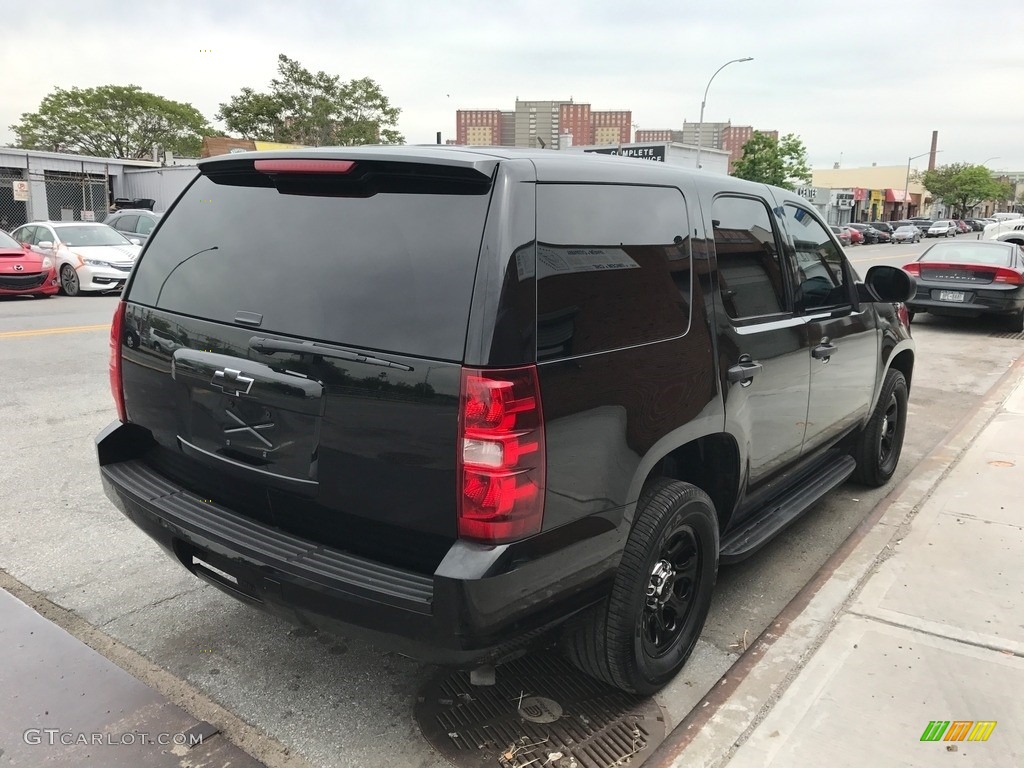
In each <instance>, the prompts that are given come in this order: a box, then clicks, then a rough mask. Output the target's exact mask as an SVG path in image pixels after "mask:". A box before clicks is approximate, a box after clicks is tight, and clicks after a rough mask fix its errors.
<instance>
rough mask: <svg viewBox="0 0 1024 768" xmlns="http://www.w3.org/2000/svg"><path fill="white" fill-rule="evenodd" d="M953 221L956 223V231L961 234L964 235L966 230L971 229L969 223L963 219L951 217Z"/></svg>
mask: <svg viewBox="0 0 1024 768" xmlns="http://www.w3.org/2000/svg"><path fill="white" fill-rule="evenodd" d="M953 223H954V224H956V228H957V231H958V232H959V233H960V234H961V235H966V234H967V233H968V232H970V231H971V225H970V224H968V223H967V222H966V221H964V220H963V219H953Z"/></svg>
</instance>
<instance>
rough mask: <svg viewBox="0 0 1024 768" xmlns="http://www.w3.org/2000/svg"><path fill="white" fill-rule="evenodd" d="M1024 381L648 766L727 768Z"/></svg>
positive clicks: (969, 418)
mask: <svg viewBox="0 0 1024 768" xmlns="http://www.w3.org/2000/svg"><path fill="white" fill-rule="evenodd" d="M1022 381H1024V355H1022V356H1021V357H1018V358H1017V360H1016V361H1015V362H1014V363H1012V364H1011V365H1010V366H1009V367H1008V369H1007V370H1006V372H1005V373H1004V374H1003V375H1002V376H1001V377H1000V378H999V380H998V381H997V382H996V383H995V384H994V385H993V386H992V387H991V388H990V389H989V391H988V392H987V393H986V394H985V396H984V398H983V399H982V401H981V402H980V403H979V404H978V405H977V406H975V407H974V408H973V409H972V410H971V411H970V412H968V413H967V414H966V415H965V416H964V417H963V418H962V419H961V420H960V421H959V422H958V423H957V424H956V425H955V426H954V427H953V428H952V429H951V430H950V431H949V432H948V433H947V435H946V437H945V438H943V439H942V440H941V441H940V442H939V444H938V445H937V446H935V448H934V449H933V450H932V451H931V452H930V453H929V454H928V455H927V456H926V457H925V458H924V459H922V460H921V462H920V463H919V464H918V465H917V466H916V467H915V468H914V469H913V470H912V471H911V472H910V474H909V475H907V477H905V478H904V479H903V480H902V481H901V482H900V483H899V484H898V485H897V486H896V487H895V488H894V489H893V490H892V491H891V492H890V493H889V494H888V495H887V496H886V497H885V498H884V499H882V501H881V502H879V504H878V505H877V506H876V507H875V509H874V510H872V512H871V514H870V515H869V516H868V517H866V518H865V519H864V520H863V521H862V522H861V523H860V525H858V526H857V528H856V529H855V530H854V531H853V532H852V533H851V534H850V535H849V536H848V537H847V538H846V540H845V541H844V542H843V543H842V544H841V545H840V546H839V548H838V549H837V550H836V551H835V553H833V555H832V556H831V557H830V558H829V559H828V560H827V561H826V562H825V564H824V565H823V566H822V567H821V568H820V569H819V570H818V572H817V573H816V574H815V575H814V577H813V578H812V579H811V580H810V581H809V582H808V583H807V584H806V585H805V586H804V587H803V589H801V590H800V591H799V592H798V593H797V594H796V596H795V597H794V598H793V599H792V600H791V601H790V602H789V603H788V604H787V605H786V607H785V608H783V609H782V611H780V612H779V614H778V615H777V616H776V617H775V619H774V620H773V621H772V622H771V623H770V624H769V625H768V627H766V628H765V630H764V631H763V632H762V633H761V634H760V635H759V636H758V637H757V639H756V640H755V641H754V642H753V643H752V644H751V645H750V647H749V648H748V649H747V650H746V651H745V652H744V653H743V655H741V656H740V657H739V658H738V659H737V660H736V662H735V663H734V664H733V665H732V666H731V667H730V668H729V670H728V671H727V672H726V673H725V674H724V675H723V676H722V677H721V678H720V679H719V680H718V682H717V683H716V684H715V685H714V687H713V688H712V689H711V690H710V692H709V693H708V694H707V695H706V696H705V697H704V698H703V699H702V700H701V702H700V704H698V705H697V706H696V707H694V708H693V709H692V710H691V711H690V712H689V714H687V715H686V717H684V718H683V719H682V720H681V721H680V722H679V724H678V725H676V727H675V728H674V729H673V730H672V731H671V732H670V733H669V735H668V736H667V737H666V738H665V740H664V741H663V742H662V743H661V744H660V745H659V746H658V748H657V749H656V750H655V751H654V752H653V753H652V754H651V756H650V757H649V758H648V759H647V760H646V761H645V762H644V765H645V766H647V767H648V768H683V766H684V762H683V758H685V766H687V768H690V767H692V766H704V768H712V767H713V766H724V765H725V764H726V763H727V762H728V760H729V759H730V758H731V757H732V754H733V752H734V751H735V749H736V748H737V747H739V745H740V744H742V743H743V741H745V740H746V738H747V736H748V735H749V734H750V732H751V731H753V729H754V727H756V725H757V724H758V723H759V722H760V721H761V720H762V719H763V718H764V717H765V715H766V714H767V713H768V711H769V710H770V709H771V708H772V707H773V706H774V704H775V702H776V701H778V699H779V698H780V697H781V696H782V694H783V693H784V691H785V690H786V688H788V687H789V684H790V683H791V682H792V680H793V679H794V678H795V677H796V676H797V674H798V673H799V672H800V670H801V669H802V668H803V667H804V666H805V665H806V664H807V662H808V661H809V660H810V657H811V656H812V655H813V654H814V652H815V651H816V650H817V648H818V647H819V646H820V645H821V644H822V643H823V642H824V640H825V638H826V637H827V636H828V635H829V633H830V632H831V631H832V627H833V626H834V624H835V622H836V620H837V619H838V618H839V615H840V614H841V612H842V611H843V609H844V608H845V607H846V606H847V605H848V604H849V603H850V601H851V600H852V599H853V597H854V596H855V595H856V594H857V593H858V592H859V591H860V588H861V587H862V586H863V584H864V582H865V581H866V580H867V579H868V578H869V577H870V575H871V574H872V573H873V572H874V569H875V566H876V565H877V564H878V563H879V562H881V561H882V560H884V559H886V558H887V557H888V556H889V555H890V554H891V552H892V549H893V546H894V543H895V542H896V541H898V540H899V539H901V538H902V537H903V536H904V535H905V533H906V529H907V527H908V525H909V524H910V522H911V520H912V519H913V518H914V516H915V515H916V514H917V511H918V510H919V509H920V508H921V506H922V505H923V504H924V503H925V502H926V501H927V500H928V499H929V498H930V497H931V496H932V494H933V493H934V492H935V490H936V489H937V488H938V486H939V484H940V483H941V482H942V481H943V480H944V479H945V478H946V476H947V475H948V474H949V473H950V472H951V471H952V469H953V467H955V466H956V464H958V463H959V461H960V459H961V458H962V457H963V455H964V453H965V451H966V450H967V448H968V447H969V446H970V445H971V444H972V443H973V442H974V440H975V439H976V438H977V436H978V435H979V434H980V433H981V432H982V430H983V429H984V428H985V427H986V426H987V425H988V424H989V422H990V421H991V420H992V419H993V418H994V417H995V415H996V414H997V412H998V411H999V408H1000V407H1001V406H1002V404H1003V403H1004V402H1005V401H1006V399H1007V398H1008V397H1009V395H1010V394H1011V393H1012V392H1013V390H1014V388H1015V387H1016V386H1017V385H1018V384H1019V383H1021V382H1022Z"/></svg>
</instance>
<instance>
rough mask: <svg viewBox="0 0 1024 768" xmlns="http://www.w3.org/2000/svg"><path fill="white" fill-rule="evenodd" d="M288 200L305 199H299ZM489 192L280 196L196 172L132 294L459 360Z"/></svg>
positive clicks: (353, 342)
mask: <svg viewBox="0 0 1024 768" xmlns="http://www.w3.org/2000/svg"><path fill="white" fill-rule="evenodd" d="M297 192H301V191H299V190H297ZM488 200H489V194H486V193H481V194H458V195H455V194H452V195H449V194H403V193H398V192H387V193H378V194H374V195H372V196H369V197H337V196H330V197H328V196H317V195H313V194H302V193H297V194H282V193H280V192H278V190H277V189H275V188H273V187H266V186H234V185H231V184H228V183H219V184H218V183H214V182H213V181H212V180H210V179H209V178H207V177H205V176H200V177H199V178H198V179H197V180H196V182H195V183H194V184H193V185H192V186H191V187H190V188H189V189H188V190H187V191H186V192H185V193H184V195H183V197H182V198H181V199H180V200H179V202H178V203H177V204H176V206H175V208H174V209H173V211H172V212H171V213H169V214H167V215H166V216H165V217H164V219H165V220H164V221H163V223H162V225H161V227H160V230H159V232H158V233H157V234H156V235H154V236H153V237H152V238H150V240H149V243H148V245H147V249H146V252H145V254H144V255H143V256H142V258H141V261H140V263H139V265H138V267H137V268H136V274H135V276H134V279H133V282H132V285H131V287H130V289H129V295H128V299H129V300H130V301H132V302H137V303H139V304H143V305H146V306H150V307H156V308H159V309H165V310H168V311H170V312H176V313H180V314H183V315H189V316H193V317H200V318H204V319H209V320H214V321H218V322H223V323H234V319H235V317H236V315H238V313H240V312H246V313H255V314H257V315H262V323H261V324H260V326H259V329H260V330H261V331H270V332H276V333H281V334H285V335H291V336H297V337H301V338H304V339H315V340H320V341H327V342H334V343H336V344H342V345H348V346H356V347H363V348H367V349H377V350H382V351H389V352H396V353H404V354H410V355H415V356H420V357H431V358H437V359H443V360H456V361H458V360H461V359H462V356H463V351H464V347H465V338H466V326H467V322H468V317H469V307H470V301H471V293H472V291H473V280H474V277H475V274H476V266H477V255H478V253H479V250H480V239H481V236H482V233H483V227H484V220H485V218H486V216H487V204H488Z"/></svg>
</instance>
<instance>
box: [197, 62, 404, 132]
mask: <svg viewBox="0 0 1024 768" xmlns="http://www.w3.org/2000/svg"><path fill="white" fill-rule="evenodd" d="M277 72H278V77H276V78H274V79H273V80H271V81H270V90H269V91H266V92H259V91H255V90H253V89H252V88H243V89H242V91H241V93H239V94H238V95H237V96H232V97H231V99H230V101H228V102H227V103H226V104H221V105H220V110H219V111H218V112H217V119H218V120H223V121H224V124H225V125H226V126H227V128H228V130H229V131H232V132H234V133H238V134H241V136H242V138H245V139H251V140H254V141H279V142H285V143H291V144H306V145H309V146H313V147H320V146H330V145H334V146H337V145H354V144H401V143H403V142H404V141H405V138H404V137H403V136H402V134H400V133H399V132H398V130H397V125H398V115H399V114H400V113H401V110H400V109H399V108H398V107H393V106H391V103H390V102H389V101H388V98H387V97H386V96H385V95H384V93H383V92H382V91H381V89H380V86H379V85H378V84H377V83H376V82H375V81H373V80H371V79H370V78H368V77H364V78H362V79H358V80H351V81H348V82H343V81H342V80H341V78H340V77H339V76H338V75H328V74H327V73H326V72H317V73H315V74H314V73H313V72H310V71H309V70H308V69H306V68H305V67H303V66H302V65H301V64H299V62H297V61H295V60H294V59H290V58H288V57H287V56H285V55H284V54H283V53H282V54H280V55H279V56H278V57H277Z"/></svg>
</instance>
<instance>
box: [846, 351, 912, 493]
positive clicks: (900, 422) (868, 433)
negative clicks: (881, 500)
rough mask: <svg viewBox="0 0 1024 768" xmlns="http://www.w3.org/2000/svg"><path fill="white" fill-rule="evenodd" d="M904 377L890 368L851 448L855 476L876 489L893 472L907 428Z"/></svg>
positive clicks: (884, 482) (905, 382) (890, 476)
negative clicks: (868, 416) (872, 408)
mask: <svg viewBox="0 0 1024 768" xmlns="http://www.w3.org/2000/svg"><path fill="white" fill-rule="evenodd" d="M908 399H909V397H908V390H907V380H906V378H904V376H903V374H902V373H901V372H900V371H897V370H896V369H895V368H890V369H889V371H888V372H887V373H886V374H885V381H883V382H882V392H881V394H880V395H879V396H878V403H876V404H875V409H874V411H872V412H871V418H869V419H868V423H867V424H866V425H865V426H864V429H863V430H862V431H861V433H860V435H859V437H858V438H857V444H856V446H855V448H854V451H853V458H854V459H856V460H857V469H856V470H855V471H854V473H853V477H854V479H855V480H856V481H857V482H859V483H862V484H864V485H868V486H871V487H872V488H878V487H879V486H882V485H885V484H886V483H887V482H889V480H890V479H891V478H892V476H893V473H894V472H895V471H896V465H897V464H899V461H900V453H901V452H902V450H903V436H904V434H905V433H906V431H907V401H908Z"/></svg>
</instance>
